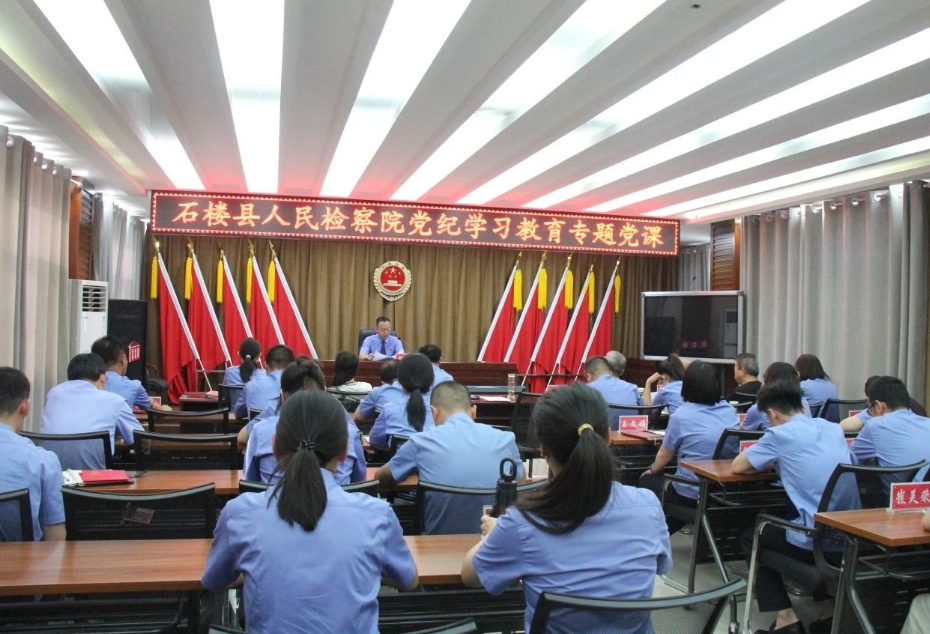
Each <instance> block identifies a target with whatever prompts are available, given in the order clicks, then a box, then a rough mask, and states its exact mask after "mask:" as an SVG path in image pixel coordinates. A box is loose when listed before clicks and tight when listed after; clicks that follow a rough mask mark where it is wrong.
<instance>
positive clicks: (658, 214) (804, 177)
mask: <svg viewBox="0 0 930 634" xmlns="http://www.w3.org/2000/svg"><path fill="white" fill-rule="evenodd" d="M927 150H930V136H926V137H922V138H920V139H914V140H913V141H907V142H906V143H899V144H897V145H893V146H891V147H887V148H882V149H880V150H874V151H872V152H866V153H865V154H860V155H858V156H852V157H849V158H845V159H841V160H839V161H833V162H831V163H825V164H823V165H816V166H814V167H810V168H807V169H804V170H800V171H797V172H792V173H791V174H783V175H781V176H777V177H775V178H770V179H767V180H764V181H758V182H756V183H750V184H749V185H744V186H742V187H736V188H733V189H729V190H727V191H723V192H717V193H715V194H711V195H709V196H704V197H702V198H695V199H692V200H689V201H686V202H683V203H679V204H676V205H669V206H668V207H663V208H662V209H656V210H653V211H649V212H647V213H645V214H643V216H647V217H653V218H665V217H668V216H675V215H679V214H685V213H687V212H693V211H694V210H696V209H702V208H704V207H710V206H712V205H720V204H722V203H730V202H733V205H734V208H735V209H738V208H740V206H741V205H743V204H744V203H743V201H739V202H736V201H737V199H743V198H745V197H748V196H754V195H758V194H763V193H765V192H770V191H773V190H777V189H779V188H783V187H789V186H793V185H798V184H804V183H807V182H809V181H814V180H816V179H820V178H826V177H829V176H833V175H838V174H839V173H841V172H851V171H853V170H857V169H862V168H869V170H870V176H871V177H873V178H875V177H881V176H883V175H884V174H888V175H889V177H890V175H891V174H893V173H894V172H895V171H897V170H898V167H897V166H894V165H892V166H887V167H886V166H883V165H881V163H884V162H887V161H893V160H894V159H899V158H902V157H907V156H910V155H913V154H917V153H920V152H926V151H927ZM720 212H721V210H720V209H714V210H712V211H707V212H695V213H693V214H690V215H689V216H688V217H689V218H692V219H694V218H702V217H704V216H708V215H712V214H717V213H720Z"/></svg>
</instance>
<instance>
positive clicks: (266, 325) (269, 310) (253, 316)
mask: <svg viewBox="0 0 930 634" xmlns="http://www.w3.org/2000/svg"><path fill="white" fill-rule="evenodd" d="M249 262H250V265H249V268H250V271H249V274H250V278H249V279H250V282H249V286H247V287H246V293H245V301H247V302H248V303H249V324H250V325H251V326H252V332H253V333H255V334H254V335H253V336H254V337H255V338H256V339H258V340H259V341H260V342H261V344H262V349H264V350H267V349H268V348H270V347H271V346H274V345H277V344H284V337H283V336H282V335H281V328H280V327H279V326H278V319H277V318H276V317H275V314H274V308H273V307H272V306H271V302H270V301H268V292H267V291H266V290H265V283H264V282H263V281H262V274H261V270H260V269H259V268H258V261H257V260H256V259H255V256H254V255H252V258H251V259H250V260H249ZM254 289H258V292H257V293H256V292H254ZM250 290H251V291H252V292H250Z"/></svg>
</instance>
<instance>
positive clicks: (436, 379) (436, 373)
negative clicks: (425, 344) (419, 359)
mask: <svg viewBox="0 0 930 634" xmlns="http://www.w3.org/2000/svg"><path fill="white" fill-rule="evenodd" d="M454 380H455V379H454V378H452V375H451V374H449V373H448V372H446V371H445V370H443V369H442V368H440V367H439V364H438V363H434V364H433V386H432V387H436V386H437V385H439V384H440V383H443V382H445V381H454Z"/></svg>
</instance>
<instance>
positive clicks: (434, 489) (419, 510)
mask: <svg viewBox="0 0 930 634" xmlns="http://www.w3.org/2000/svg"><path fill="white" fill-rule="evenodd" d="M546 484H547V481H546V480H537V481H534V482H528V483H526V484H521V485H518V486H517V496H518V497H519V496H520V495H522V494H525V493H528V492H530V491H533V490H535V489H539V488H541V487H543V486H545V485H546ZM496 493H497V489H478V488H470V487H456V486H449V485H445V484H435V483H433V482H424V481H423V480H420V481H419V482H418V483H417V494H416V501H415V503H414V511H413V534H414V535H424V534H426V535H456V534H468V533H474V534H476V535H477V534H478V533H480V532H481V516H482V515H484V513H483V509H484V507H485V506H487V505H493V504H494V498H495V495H496ZM427 496H430V498H431V504H432V505H433V506H434V507H435V508H433V509H432V510H431V511H432V513H431V514H432V516H433V520H434V522H433V523H432V526H430V527H429V530H427V526H426V524H427V521H426V519H427V518H426V516H427Z"/></svg>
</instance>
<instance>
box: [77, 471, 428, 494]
mask: <svg viewBox="0 0 930 634" xmlns="http://www.w3.org/2000/svg"><path fill="white" fill-rule="evenodd" d="M377 470H378V469H377V467H369V468H368V476H367V478H366V479H367V480H374V479H375V472H376V471H377ZM132 474H133V472H132V471H130V472H129V475H130V476H132ZM244 477H245V476H244V475H243V473H242V471H239V470H232V469H210V470H190V471H146V472H145V473H143V474H142V475H140V476H138V477H135V478H134V481H133V482H132V483H130V484H101V485H97V486H92V487H87V489H88V490H89V491H103V492H107V493H170V492H171V491H180V490H181V489H190V488H193V487H198V486H201V485H203V484H210V483H213V485H214V486H215V487H216V494H217V495H220V496H235V495H239V480H242V479H244ZM418 482H419V479H418V478H417V476H416V475H411V476H409V477H408V478H407V479H405V480H404V481H403V482H398V483H396V484H395V485H394V486H392V487H383V486H382V487H380V490H382V491H415V490H416V488H417V483H418Z"/></svg>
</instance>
